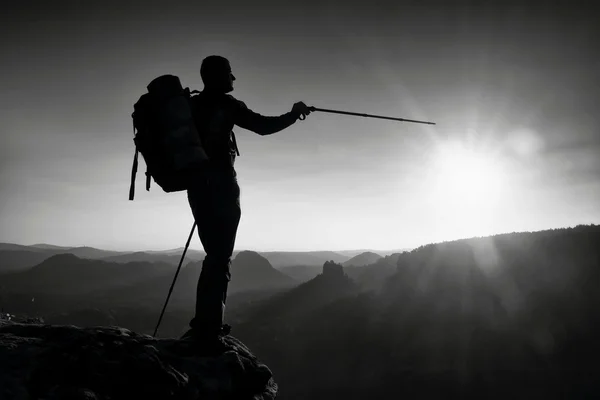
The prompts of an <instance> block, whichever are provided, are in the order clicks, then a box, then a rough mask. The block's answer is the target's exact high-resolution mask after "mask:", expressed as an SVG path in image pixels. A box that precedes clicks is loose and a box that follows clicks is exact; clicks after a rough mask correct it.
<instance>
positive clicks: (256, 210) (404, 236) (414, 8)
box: [0, 0, 600, 251]
mask: <svg viewBox="0 0 600 400" xmlns="http://www.w3.org/2000/svg"><path fill="white" fill-rule="evenodd" d="M536 3H538V2H525V1H522V2H510V1H502V2H492V1H478V2H474V1H471V2H467V1H460V2H459V1H444V2H441V1H437V2H436V1H400V0H397V1H394V2H391V1H390V2H383V1H369V2H365V1H362V2H354V1H352V0H347V1H337V2H335V1H327V0H321V1H314V0H307V1H302V2H285V1H278V2H274V1H272V2H265V1H252V2H246V1H220V2H211V1H193V2H192V1H177V2H164V1H163V2H157V1H147V2H144V3H134V2H127V1H122V2H118V3H117V2H111V1H102V2H99V1H97V2H80V1H71V2H67V1H63V0H58V1H55V2H44V3H42V2H32V1H21V2H11V4H8V5H4V4H3V5H2V12H0V51H1V54H2V55H3V56H2V58H3V61H2V63H1V64H0V91H1V92H0V93H1V96H0V135H1V139H2V146H0V227H1V228H0V242H10V243H19V244H34V243H50V244H55V245H64V246H83V245H85V246H93V247H100V248H105V249H114V250H161V249H169V248H176V247H181V246H183V245H184V244H185V241H186V239H187V236H188V234H189V230H190V229H191V227H192V224H193V219H192V214H191V211H190V209H189V206H188V203H187V198H186V195H185V192H178V193H165V192H163V191H162V190H161V189H160V187H159V186H158V185H156V184H153V186H152V188H151V190H150V191H149V192H147V191H145V189H144V175H143V172H144V171H145V165H144V163H143V162H141V163H140V169H139V172H138V180H137V187H136V198H135V200H134V201H129V200H128V191H129V181H130V173H131V165H132V160H133V154H134V144H133V140H132V139H133V133H132V120H131V113H132V111H133V104H134V103H135V102H136V101H137V99H138V98H139V97H140V96H141V95H142V94H143V93H145V92H146V86H147V84H148V83H149V82H150V81H151V80H152V79H154V78H155V77H157V76H160V75H163V74H173V75H177V76H178V77H179V78H180V79H181V81H182V83H183V85H184V86H185V87H190V88H191V89H202V82H201V80H200V76H199V67H200V63H201V61H202V59H203V58H204V57H206V56H208V55H211V54H219V55H223V56H225V57H227V58H228V59H229V60H230V62H231V66H232V70H233V73H234V75H235V76H236V78H237V80H236V81H235V83H234V85H235V90H234V91H233V92H232V95H234V96H235V97H236V98H238V99H240V100H242V101H244V102H245V103H246V105H247V106H248V107H249V108H250V109H252V110H254V111H256V112H258V113H261V114H263V115H280V114H283V113H285V112H287V111H289V110H290V109H291V107H292V105H293V103H294V102H297V101H304V102H305V103H306V104H308V105H312V106H315V107H321V108H328V109H337V110H344V111H352V112H359V113H368V114H377V115H387V116H394V117H401V118H410V119H422V120H427V121H433V122H436V125H423V124H411V123H401V122H393V121H386V120H381V119H373V118H363V117H355V116H347V115H336V114H331V113H323V112H315V113H312V114H311V115H310V116H308V118H307V119H306V120H304V121H298V122H296V123H295V124H294V125H292V126H291V127H289V128H287V129H286V130H284V131H281V132H279V133H277V134H275V135H271V136H266V137H261V136H259V135H257V134H255V133H252V132H250V131H246V130H244V129H241V128H235V129H234V132H235V133H236V137H237V141H238V146H239V149H240V153H241V156H240V157H239V158H238V159H237V162H236V169H237V171H238V179H239V184H240V186H241V203H242V219H241V221H240V227H239V231H238V236H237V241H236V248H237V249H251V250H257V251H269V250H298V251H305V250H342V249H400V248H411V247H416V246H420V245H423V244H427V243H431V242H439V241H445V240H453V239H458V238H463V237H472V236H483V235H491V234H497V233H504V232H515V231H534V230H542V229H548V228H559V227H566V226H574V225H577V224H588V223H599V222H600V117H599V115H598V108H597V104H600V63H599V60H600V52H598V51H597V49H598V48H599V47H600V46H598V44H599V38H600V29H599V28H598V26H597V24H596V23H595V22H597V21H595V20H594V15H595V14H594V13H593V11H592V9H591V7H592V6H593V4H592V3H593V2H587V1H586V2H583V1H581V2H578V1H570V2H556V1H554V2H552V1H547V2H544V3H543V6H542V7H536V6H535V4H536ZM191 248H194V249H201V244H200V242H199V240H198V238H197V237H195V238H194V240H193V241H192V245H191Z"/></svg>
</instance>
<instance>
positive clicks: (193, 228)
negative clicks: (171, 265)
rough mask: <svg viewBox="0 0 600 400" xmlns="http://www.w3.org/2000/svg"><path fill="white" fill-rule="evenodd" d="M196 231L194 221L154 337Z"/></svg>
mask: <svg viewBox="0 0 600 400" xmlns="http://www.w3.org/2000/svg"><path fill="white" fill-rule="evenodd" d="M195 229H196V221H194V225H193V226H192V231H191V232H190V236H189V237H188V240H187V243H186V244H185V248H184V249H183V254H182V255H181V260H180V261H179V266H178V267H177V272H175V277H174V278H173V283H172V284H171V288H170V289H169V294H168V295H167V300H166V301H165V305H164V306H163V309H162V312H161V313H160V317H159V318H158V323H157V324H156V329H154V335H153V336H156V333H157V332H158V327H159V326H160V321H162V318H163V315H164V314H165V310H166V309H167V304H169V298H170V297H171V293H173V287H175V281H177V275H179V270H180V269H181V265H182V264H183V259H184V258H185V253H186V252H187V249H188V247H189V246H190V242H191V241H192V236H193V235H194V230H195Z"/></svg>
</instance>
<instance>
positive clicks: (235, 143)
mask: <svg viewBox="0 0 600 400" xmlns="http://www.w3.org/2000/svg"><path fill="white" fill-rule="evenodd" d="M231 139H233V147H234V149H235V152H236V154H237V155H238V157H239V156H240V151H239V150H238V146H237V141H236V140H235V132H234V131H231Z"/></svg>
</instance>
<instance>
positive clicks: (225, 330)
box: [181, 324, 231, 340]
mask: <svg viewBox="0 0 600 400" xmlns="http://www.w3.org/2000/svg"><path fill="white" fill-rule="evenodd" d="M230 332H231V326H230V325H228V324H223V325H221V329H219V331H218V332H210V331H207V330H203V329H194V328H192V329H189V330H188V331H187V332H186V333H185V334H184V335H183V336H182V337H181V339H198V340H206V339H214V338H221V337H223V336H227V335H229V333H230Z"/></svg>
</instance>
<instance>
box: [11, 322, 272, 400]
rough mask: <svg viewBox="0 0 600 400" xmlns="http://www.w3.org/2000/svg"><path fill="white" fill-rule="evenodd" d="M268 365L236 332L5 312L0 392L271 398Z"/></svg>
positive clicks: (73, 398) (50, 396)
mask: <svg viewBox="0 0 600 400" xmlns="http://www.w3.org/2000/svg"><path fill="white" fill-rule="evenodd" d="M276 394H277V385H276V383H275V382H274V380H273V378H272V374H271V371H270V370H269V368H268V367H267V366H266V365H264V364H262V363H261V362H260V361H259V360H258V359H257V358H256V357H255V356H254V355H253V354H252V353H251V351H250V350H249V349H248V348H247V347H246V346H245V345H244V344H243V343H242V342H240V341H239V340H237V339H236V338H234V337H232V336H225V337H223V338H221V339H219V340H218V341H215V342H214V343H212V344H211V345H210V346H208V345H203V344H202V343H200V342H195V341H191V340H181V339H157V338H154V337H152V336H148V335H141V334H137V333H135V332H132V331H129V330H127V329H123V328H119V327H94V328H79V327H75V326H72V325H46V324H40V323H19V322H14V321H8V320H0V399H2V400H21V399H23V400H24V399H44V400H56V399H61V400H62V399H65V400H78V399H81V400H84V399H86V400H94V399H98V400H100V399H102V400H109V399H110V400H120V399H123V400H124V399H157V400H158V399H160V400H163V399H173V400H179V399H181V400H183V399H185V400H196V399H203V400H209V399H210V400H212V399H214V400H216V399H231V400H237V399H248V400H268V399H274V398H275V396H276Z"/></svg>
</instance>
